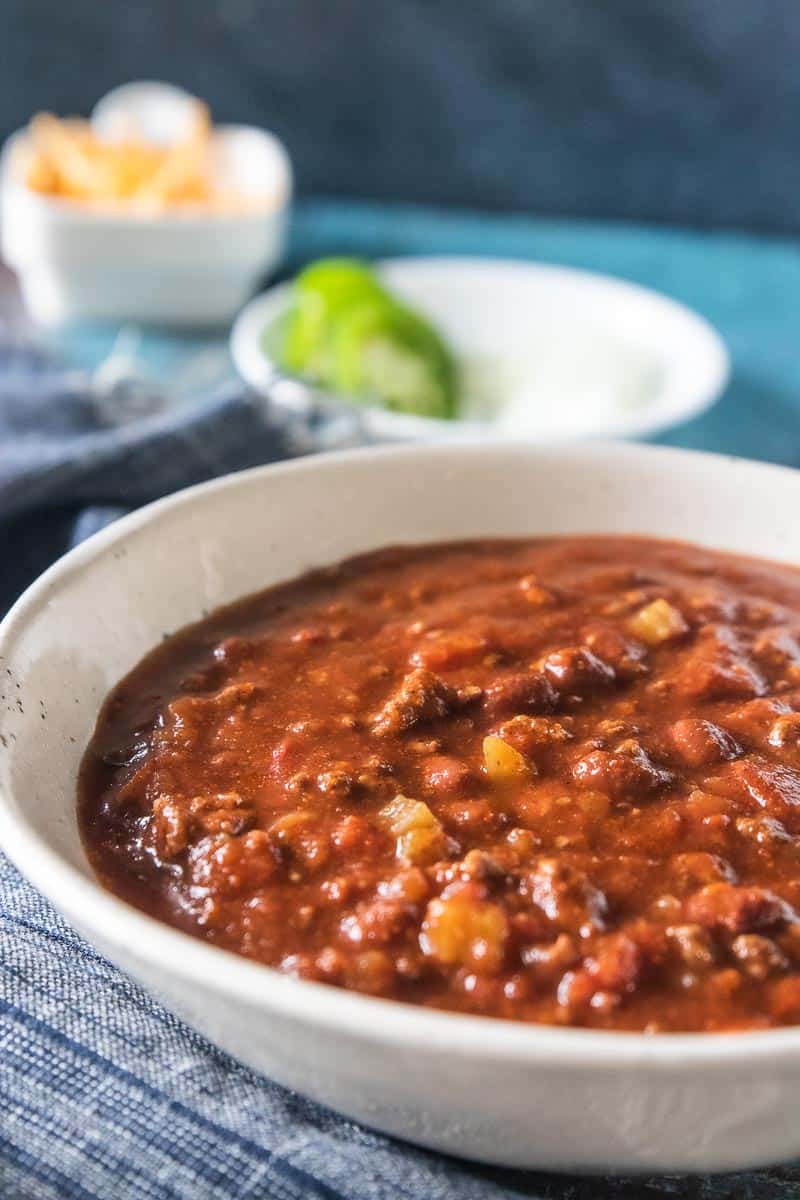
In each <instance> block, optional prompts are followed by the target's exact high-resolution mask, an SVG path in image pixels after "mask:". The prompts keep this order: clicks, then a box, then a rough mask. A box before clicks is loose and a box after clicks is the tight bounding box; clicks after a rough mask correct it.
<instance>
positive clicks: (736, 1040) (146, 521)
mask: <svg viewBox="0 0 800 1200" xmlns="http://www.w3.org/2000/svg"><path fill="white" fill-rule="evenodd" d="M487 453H489V454H492V455H495V456H496V455H507V456H509V455H510V456H515V457H516V456H523V457H527V458H531V459H533V460H536V459H541V458H544V457H551V456H554V455H556V456H560V457H564V456H570V457H572V458H573V459H587V458H592V459H595V458H599V459H603V458H605V459H609V458H610V459H611V460H613V459H615V458H622V459H626V460H633V459H635V458H647V459H649V460H650V462H651V463H652V466H653V468H654V469H658V468H659V467H660V468H662V469H668V468H669V466H670V465H671V464H674V463H675V462H676V460H679V459H680V460H682V461H685V460H686V459H693V460H694V462H695V464H696V466H697V468H698V469H702V468H703V466H704V464H705V465H708V466H714V465H717V464H720V463H726V464H728V466H729V467H730V468H737V469H740V470H743V471H745V472H748V473H750V474H751V475H752V476H754V477H755V476H758V477H759V479H760V482H761V483H762V484H763V482H764V480H765V479H766V477H768V476H772V477H774V476H777V475H782V476H784V477H787V476H791V477H795V478H797V479H800V477H798V475H797V472H796V471H794V470H792V469H791V468H789V467H783V466H778V465H774V464H770V463H763V462H755V461H753V460H748V459H742V458H736V457H734V456H730V455H720V454H709V453H706V452H700V451H692V450H683V449H676V448H672V447H662V446H647V445H639V444H628V443H625V442H613V441H606V442H597V441H594V442H586V443H575V442H573V443H567V442H561V443H558V444H553V443H549V444H548V445H546V446H533V445H530V444H528V445H524V444H520V443H519V442H511V441H504V442H500V441H498V442H496V443H494V444H493V445H492V446H491V447H489V448H487V447H486V446H485V445H476V444H463V443H454V442H450V443H440V444H432V445H425V446H422V447H420V446H419V445H409V446H403V447H395V446H378V447H359V448H356V449H353V450H346V451H334V452H329V453H324V454H317V455H312V456H308V457H303V458H299V459H295V460H291V461H289V462H283V463H277V464H275V463H272V464H266V465H263V466H258V467H252V468H250V469H248V470H245V471H240V472H235V473H232V474H229V475H225V476H221V477H219V478H217V479H213V480H210V481H208V482H206V483H201V484H196V485H194V486H193V487H189V488H184V489H182V490H180V491H178V492H175V493H173V494H172V495H170V496H167V497H164V498H162V499H160V500H156V501H154V502H153V503H151V504H148V505H145V506H144V507H142V508H140V509H137V510H136V511H135V512H132V513H130V514H129V515H128V516H126V517H123V518H121V519H120V520H118V521H116V522H114V523H113V524H112V525H111V526H109V527H108V528H106V529H104V530H101V531H100V532H99V533H97V534H95V535H94V536H92V537H90V538H89V539H87V540H86V541H85V542H83V543H81V544H80V545H79V546H77V547H76V548H75V549H73V550H71V551H69V552H68V553H67V554H65V555H64V556H62V557H61V558H60V559H58V560H57V561H56V562H55V563H54V564H53V565H52V566H51V567H49V568H48V569H47V570H46V571H45V572H44V573H43V574H42V575H41V576H40V577H39V578H38V579H37V580H36V581H35V582H34V583H32V584H31V585H30V586H29V587H28V589H27V590H26V591H25V592H24V593H23V594H22V596H21V597H20V598H19V599H18V600H17V601H16V603H15V604H14V605H13V607H12V608H11V609H10V610H9V612H8V614H7V615H6V617H5V618H4V620H3V621H2V622H1V623H0V660H5V661H6V662H8V661H10V660H11V659H12V656H13V651H14V647H15V643H16V642H17V641H18V640H19V639H21V638H24V635H25V628H26V624H27V622H28V620H29V619H30V618H31V617H33V616H35V615H36V614H37V613H38V612H39V611H40V610H41V609H42V608H45V607H46V606H47V605H48V604H49V603H50V602H51V600H52V597H53V596H54V595H55V594H57V592H58V590H59V588H60V586H61V585H62V583H63V582H65V581H67V580H68V579H69V578H70V577H71V576H73V575H74V574H76V573H79V572H81V571H83V570H84V569H85V568H86V566H87V565H88V564H89V563H91V562H92V561H93V560H94V559H96V558H98V557H100V556H102V555H105V554H107V553H108V552H109V551H111V550H112V549H113V548H115V547H118V546H119V545H120V544H121V543H123V542H124V541H125V540H126V539H127V538H128V537H129V535H131V534H133V533H135V532H137V531H139V530H141V529H143V528H145V527H148V526H149V527H152V529H153V530H154V531H155V530H157V527H158V524H159V522H160V521H161V520H162V519H164V518H165V517H167V516H168V515H171V514H173V513H175V512H176V511H179V510H180V509H182V508H185V509H190V508H191V507H192V505H193V504H194V503H195V502H196V501H197V500H198V499H201V498H203V499H204V498H207V497H211V496H214V495H216V494H219V493H221V492H224V491H227V490H231V489H233V490H236V489H239V488H248V487H251V486H253V485H254V484H255V485H257V484H258V482H259V481H260V480H261V479H264V478H269V479H277V480H279V479H280V478H282V477H285V476H288V475H298V474H299V475H303V474H309V473H314V472H316V471H317V470H318V469H319V468H320V467H322V469H323V470H328V471H330V470H333V471H338V470H342V471H346V470H347V469H348V467H349V466H350V464H352V463H358V462H362V461H365V460H367V461H373V462H377V463H380V462H381V461H382V460H385V459H389V458H390V457H391V458H393V459H395V458H397V457H398V456H402V457H404V458H410V457H412V456H414V457H415V458H416V459H419V457H420V456H423V457H425V458H434V459H435V458H445V459H446V458H447V457H448V456H452V455H457V456H460V457H470V458H475V459H478V461H480V460H481V459H485V457H486V455H487ZM575 465H576V466H578V465H579V463H576V464H575ZM726 469H727V468H726ZM0 750H1V748H0ZM23 812H24V810H23V809H21V810H20V812H19V813H17V812H15V811H14V806H13V803H12V801H11V798H10V797H9V796H7V795H6V794H5V792H4V791H2V790H0V849H2V850H3V851H4V852H5V854H6V855H7V856H8V858H9V859H10V860H11V861H12V862H13V863H14V864H15V865H16V866H17V868H18V869H19V870H20V872H21V873H22V874H23V875H24V876H25V877H26V878H27V879H28V880H29V882H30V883H32V884H33V886H34V887H36V888H37V889H38V890H39V891H40V892H41V893H42V894H43V895H44V896H45V898H46V899H48V900H49V901H50V902H51V903H52V904H53V905H54V906H55V907H56V908H57V909H58V910H59V911H60V912H61V913H62V914H63V915H64V916H65V917H66V918H67V919H68V920H73V919H74V921H75V923H76V924H77V925H78V926H79V927H80V929H81V931H84V930H86V931H89V936H90V937H92V936H94V935H95V934H96V936H97V938H98V940H99V941H100V942H101V944H102V945H104V946H113V947H115V948H116V947H117V946H118V947H120V948H122V949H124V951H125V953H126V955H128V956H130V955H131V954H132V955H133V957H134V958H136V959H138V960H139V961H140V962H144V963H146V964H147V966H148V967H149V968H152V969H155V970H159V969H164V967H165V964H166V965H167V966H166V971H165V973H166V974H171V975H173V976H177V977H179V978H180V979H181V980H182V981H183V982H184V983H187V984H193V985H195V986H196V987H198V988H199V989H201V990H207V991H215V992H217V993H219V994H221V995H228V996H230V997H231V998H235V999H236V1000H237V1001H239V1002H243V1003H245V1004H248V1005H250V1006H252V1007H253V1008H256V1009H261V1010H262V1011H264V1012H269V1011H272V1010H277V1011H279V1012H280V1013H281V1015H282V1016H285V1017H287V1018H295V1019H296V1020H298V1021H300V1022H306V1021H310V1022H313V1023H314V1024H316V1025H318V1026H321V1027H323V1028H326V1029H328V1030H330V1031H331V1032H336V1031H337V1030H339V1031H341V1032H345V1033H347V1034H349V1035H353V1036H356V1037H359V1038H361V1039H362V1040H367V1041H370V1042H372V1043H374V1044H378V1043H389V1044H391V1045H394V1046H408V1047H410V1046H413V1047H414V1048H415V1049H417V1050H424V1049H429V1050H431V1051H432V1052H436V1053H437V1054H442V1053H453V1054H458V1055H460V1056H465V1057H472V1058H477V1059H480V1060H484V1059H493V1060H496V1061H497V1060H499V1061H507V1062H509V1063H510V1062H514V1063H516V1064H526V1065H530V1066H532V1065H534V1064H536V1063H542V1064H545V1063H546V1064H548V1065H559V1064H560V1065H562V1066H564V1067H565V1068H569V1069H573V1070H583V1069H586V1068H602V1069H614V1068H618V1067H620V1066H625V1067H626V1068H629V1069H637V1070H647V1071H651V1070H658V1071H662V1072H667V1073H669V1072H679V1071H683V1070H685V1069H686V1068H687V1067H695V1068H699V1067H703V1068H704V1069H710V1070H722V1071H724V1070H726V1069H732V1068H735V1069H736V1070H737V1071H740V1070H741V1067H742V1064H743V1062H748V1063H752V1064H753V1065H755V1064H757V1063H762V1062H763V1061H764V1060H770V1061H772V1063H773V1065H774V1066H776V1067H780V1065H781V1064H787V1063H788V1056H789V1055H792V1056H797V1055H798V1054H800V1026H787V1027H781V1028H777V1029H765V1030H758V1031H749V1032H742V1033H737V1032H732V1033H654V1034H644V1033H628V1032H614V1031H606V1030H594V1029H575V1028H560V1027H555V1026H550V1025H537V1024H533V1023H526V1022H522V1021H513V1020H501V1019H498V1018H493V1017H483V1016H470V1015H463V1014H459V1013H452V1012H447V1011H438V1010H433V1009H426V1008H423V1007H420V1006H417V1005H413V1004H407V1003H403V1002H400V1001H394V1000H385V999H381V998H377V997H371V996H367V995H362V994H359V993H355V992H348V991H346V990H344V989H340V988H335V987H333V986H332V985H328V984H323V983H316V982H311V981H307V980H297V979H293V978H290V977H288V976H285V975H283V974H281V973H280V972H279V971H278V970H276V969H275V968H272V967H268V966H265V965H263V964H261V963H256V962H251V961H248V960H247V959H245V958H242V957H240V956H239V955H237V954H235V953H233V952H231V951H228V950H223V949H221V948H219V947H216V946H213V945H210V944H208V943H205V942H203V941H201V940H199V939H196V938H194V937H192V936H191V935H190V934H187V933H183V932H182V931H180V930H178V929H175V928H173V927H172V926H169V925H167V924H164V923H162V922H160V921H157V920H155V919H154V918H152V917H149V916H147V915H146V914H145V913H143V912H141V911H140V910H139V909H136V908H134V907H133V906H132V905H130V904H128V903H127V902H126V901H123V900H121V899H119V898H118V897H116V896H115V895H113V894H112V893H111V892H109V891H107V890H106V889H105V888H103V887H102V885H101V884H100V882H99V881H98V880H97V879H96V878H94V877H91V878H90V877H87V876H86V875H84V874H83V873H82V872H81V871H80V870H79V869H78V868H77V867H75V866H73V865H71V864H70V863H69V862H67V861H66V860H65V859H64V858H62V857H61V855H60V854H58V853H57V852H56V851H55V850H53V849H52V848H51V847H50V845H49V844H48V843H47V841H46V839H45V838H44V837H43V836H41V835H39V834H38V833H36V832H35V831H34V830H33V829H31V828H30V827H29V826H28V825H27V823H26V822H25V820H24V817H23ZM84 936H87V935H86V934H84Z"/></svg>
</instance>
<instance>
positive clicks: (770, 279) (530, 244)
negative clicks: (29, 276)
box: [59, 201, 800, 464]
mask: <svg viewBox="0 0 800 1200" xmlns="http://www.w3.org/2000/svg"><path fill="white" fill-rule="evenodd" d="M339 253H348V254H358V255H364V256H366V257H370V258H373V257H374V258H380V257H386V256H393V255H413V254H478V255H484V256H488V257H491V256H497V257H507V258H524V259H532V260H537V261H540V262H548V263H561V264H564V265H567V266H573V267H582V268H585V269H588V270H592V271H601V272H607V273H609V274H612V275H619V276H621V277H622V278H624V279H629V280H632V281H633V282H635V283H640V284H643V285H645V286H647V287H652V288H656V289H658V290H659V291H662V292H665V293H666V294H667V295H669V296H672V297H674V298H675V299H676V300H680V301H682V302H683V303H685V304H688V305H689V306H690V307H691V308H694V309H696V310H697V311H698V312H699V313H701V314H702V315H703V316H705V317H707V318H708V320H709V321H711V323H712V324H713V325H715V326H716V328H717V329H718V330H719V332H720V333H721V334H722V336H723V338H724V339H725V341H726V343H727V345H728V349H729V351H730V354H731V358H732V362H733V375H732V379H731V382H730V384H729V386H728V389H727V391H726V393H725V396H724V397H723V399H722V401H721V402H720V403H719V404H717V405H716V406H715V408H714V409H713V410H712V411H711V412H709V413H707V414H706V415H705V416H703V417H701V418H699V419H698V420H695V421H691V422H689V423H687V424H685V425H682V426H680V427H678V428H676V429H673V430H670V431H669V432H668V433H666V434H663V435H661V436H660V437H659V438H658V439H656V440H659V441H662V442H667V443H670V444H672V445H677V446H688V447H694V448H698V449H704V450H719V451H723V452H726V453H730V454H740V455H746V456H750V457H757V458H764V459H769V460H771V461H773V462H781V463H790V464H800V240H798V241H794V240H790V239H787V238H777V237H766V236H756V235H747V234H737V233H708V232H691V231H688V230H681V229H672V228H659V227H655V226H651V227H646V226H636V225H628V224H610V223H601V222H593V221H584V222H578V221H552V220H540V219H537V218H534V217H531V218H526V217H503V216H488V215H484V214H473V213H468V212H456V211H440V210H432V209H424V208H410V207H387V206H385V205H376V204H368V203H358V204H356V203H348V202H337V201H314V202H306V203H304V204H301V205H299V206H298V209H297V212H296V216H295V220H294V223H293V228H292V235H291V243H290V248H289V255H288V260H287V263H286V265H285V268H284V273H288V272H291V271H293V270H294V269H295V268H297V267H298V266H299V265H300V264H302V263H304V262H306V261H308V260H309V259H311V258H316V257H319V256H321V255H327V254H339ZM225 339H226V331H219V333H218V334H216V335H215V336H209V335H208V334H200V335H198V336H196V337H194V336H191V337H190V336H173V335H168V334H167V335H159V336H156V335H154V334H152V333H150V334H147V335H146V336H145V353H146V357H147V358H148V359H149V360H150V362H151V363H152V365H153V368H154V370H156V371H157V370H158V369H159V368H163V369H164V370H165V371H169V370H171V369H172V368H173V366H174V364H175V362H176V361H182V360H183V359H184V356H185V355H187V354H193V353H194V352H196V351H197V350H199V349H204V350H206V351H207V352H208V351H209V350H213V349H214V348H215V349H217V350H218V351H219V353H220V356H221V361H222V362H224V357H222V356H224V347H225ZM111 340H112V336H111V334H110V332H109V331H108V330H80V331H73V332H72V333H70V334H68V335H64V336H63V337H62V338H61V339H59V341H60V343H61V348H63V349H66V350H67V352H68V354H69V356H70V357H71V358H72V359H73V360H75V361H78V362H87V361H89V362H91V361H97V360H98V359H99V358H100V357H102V355H103V354H104V353H106V352H107V350H108V348H109V346H110V344H111ZM206 358H207V360H208V354H207V355H206ZM228 369H230V368H229V367H228ZM211 370H212V372H213V370H214V367H213V358H212V363H211Z"/></svg>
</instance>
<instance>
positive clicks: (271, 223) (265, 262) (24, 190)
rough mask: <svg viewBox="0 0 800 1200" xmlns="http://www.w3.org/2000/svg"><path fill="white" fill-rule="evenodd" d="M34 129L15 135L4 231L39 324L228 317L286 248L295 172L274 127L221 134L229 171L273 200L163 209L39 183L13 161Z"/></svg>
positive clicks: (2, 197) (216, 136)
mask: <svg viewBox="0 0 800 1200" xmlns="http://www.w3.org/2000/svg"><path fill="white" fill-rule="evenodd" d="M25 136H26V134H25V130H19V131H18V132H17V133H15V134H14V135H13V136H12V137H11V138H10V139H9V140H8V141H7V142H6V144H5V147H4V149H3V154H2V157H1V158H0V236H1V239H2V255H3V257H4V259H5V260H6V262H7V263H8V264H9V266H11V267H13V269H14V270H15V271H16V272H17V273H18V275H19V280H20V285H21V288H22V293H23V297H24V300H25V303H26V305H27V307H28V310H29V312H30V314H31V316H32V317H33V319H34V320H35V321H37V322H39V323H40V324H43V325H57V324H62V323H67V322H73V321H85V320H89V321H92V320H98V321H117V322H118V321H139V322H146V323H156V322H164V323H167V324H170V325H176V326H177V325H182V326H194V325H216V324H222V323H225V322H227V321H229V320H230V319H231V318H232V317H233V315H234V313H235V312H236V311H237V309H238V308H240V307H241V305H242V304H243V303H244V302H245V300H246V299H247V297H248V296H249V295H250V294H251V293H252V292H253V290H254V288H255V287H256V286H257V285H258V283H259V281H260V280H261V279H263V278H264V276H265V275H266V274H267V273H268V272H269V271H270V270H271V269H273V268H274V267H275V266H276V265H277V264H278V263H279V262H280V260H281V258H282V256H283V252H284V247H285V241H286V232H287V222H288V214H289V206H290V201H291V194H292V170H291V165H290V162H289V158H288V155H287V153H286V150H285V149H284V147H283V145H282V143H281V142H280V141H279V140H278V139H277V138H276V137H275V136H274V135H273V134H271V133H268V132H267V131H266V130H264V129H257V128H255V127H252V126H246V125H227V126H218V127H216V128H215V130H214V133H213V135H212V136H213V153H214V155H215V158H216V160H217V161H218V163H219V164H220V169H221V170H223V169H224V172H225V177H226V179H229V180H230V181H232V183H234V184H235V185H236V186H239V187H241V189H242V190H243V191H244V192H246V193H252V194H254V195H261V194H265V195H266V196H268V197H269V199H268V200H266V201H265V203H264V205H263V206H261V205H259V206H258V207H254V208H252V209H248V210H247V211H246V212H230V213H225V212H211V213H180V212H174V213H169V214H164V215H154V216H141V215H139V216H137V215H126V214H124V213H117V212H106V211H102V210H97V209H91V208H86V207H81V206H80V205H79V204H76V203H73V202H71V201H66V200H61V199H58V198H53V197H49V196H44V195H40V194H39V193H37V192H34V191H32V190H31V189H30V188H28V187H27V186H26V185H25V183H24V181H23V180H21V179H20V177H19V173H18V171H17V169H16V168H15V166H14V164H15V162H16V160H17V155H18V152H19V149H20V146H21V144H22V142H23V140H24V138H25Z"/></svg>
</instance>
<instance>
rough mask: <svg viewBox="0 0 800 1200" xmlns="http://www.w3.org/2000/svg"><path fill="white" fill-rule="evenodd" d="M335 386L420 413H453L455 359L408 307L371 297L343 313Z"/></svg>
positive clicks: (337, 337)
mask: <svg viewBox="0 0 800 1200" xmlns="http://www.w3.org/2000/svg"><path fill="white" fill-rule="evenodd" d="M333 355H334V358H333V372H334V373H333V379H334V386H335V388H336V390H337V391H340V392H344V393H346V394H347V395H349V396H351V397H355V398H358V399H362V400H367V399H369V398H370V397H373V398H377V399H379V400H381V401H382V402H383V404H384V405H385V407H386V408H389V409H393V410H394V411H396V412H405V413H412V414H414V415H416V416H422V417H443V418H447V417H452V416H453V415H454V413H455V406H456V392H457V374H456V367H455V363H454V361H453V359H452V357H451V355H450V353H449V352H448V350H447V347H446V346H445V345H444V343H443V342H442V340H441V338H440V337H439V335H438V334H437V333H436V331H435V330H434V329H432V328H431V326H430V325H429V324H428V323H427V322H426V321H424V320H423V319H422V318H421V317H419V316H417V315H416V313H413V312H411V310H410V309H408V308H405V307H404V306H402V305H400V304H397V303H396V302H394V301H393V300H391V299H389V298H388V297H387V298H383V299H380V298H374V297H373V298H372V299H371V300H369V301H367V302H364V303H361V304H359V305H357V306H353V307H352V308H349V309H347V310H346V311H345V312H343V313H342V316H341V319H340V321H339V322H338V326H337V329H336V334H335V337H334V343H333Z"/></svg>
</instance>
